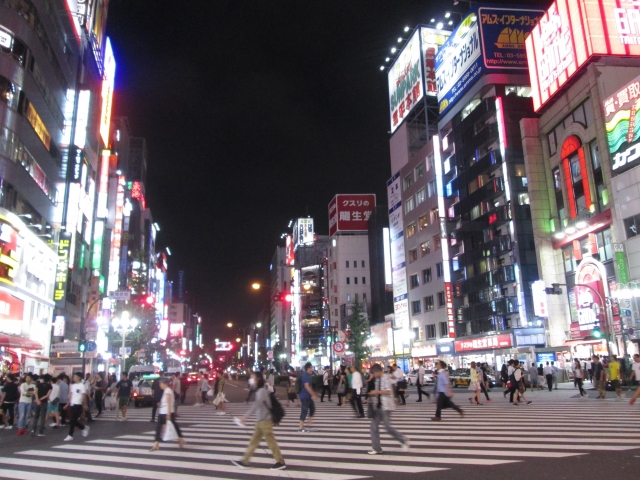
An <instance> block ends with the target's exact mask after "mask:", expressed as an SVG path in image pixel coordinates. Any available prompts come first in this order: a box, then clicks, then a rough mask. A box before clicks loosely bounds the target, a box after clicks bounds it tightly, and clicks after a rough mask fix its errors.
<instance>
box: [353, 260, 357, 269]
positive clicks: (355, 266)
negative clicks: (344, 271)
mask: <svg viewBox="0 0 640 480" xmlns="http://www.w3.org/2000/svg"><path fill="white" fill-rule="evenodd" d="M353 268H358V261H357V260H354V261H353Z"/></svg>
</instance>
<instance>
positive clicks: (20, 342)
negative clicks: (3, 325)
mask: <svg viewBox="0 0 640 480" xmlns="http://www.w3.org/2000/svg"><path fill="white" fill-rule="evenodd" d="M0 347H9V348H26V349H27V350H42V345H41V344H40V343H39V342H36V341H34V340H29V339H28V338H24V337H18V336H17V335H7V334H6V333H0Z"/></svg>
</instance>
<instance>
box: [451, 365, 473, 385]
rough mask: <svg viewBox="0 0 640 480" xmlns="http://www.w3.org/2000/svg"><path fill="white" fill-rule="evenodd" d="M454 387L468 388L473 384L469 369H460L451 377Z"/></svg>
mask: <svg viewBox="0 0 640 480" xmlns="http://www.w3.org/2000/svg"><path fill="white" fill-rule="evenodd" d="M449 379H450V380H451V386H452V387H468V386H469V384H470V383H471V373H470V371H469V369H468V368H458V369H457V370H454V371H453V372H452V373H451V375H449Z"/></svg>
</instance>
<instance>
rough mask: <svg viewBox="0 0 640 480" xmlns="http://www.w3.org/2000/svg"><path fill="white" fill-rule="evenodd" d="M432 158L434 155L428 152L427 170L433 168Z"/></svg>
mask: <svg viewBox="0 0 640 480" xmlns="http://www.w3.org/2000/svg"><path fill="white" fill-rule="evenodd" d="M434 158H435V157H434V156H433V153H430V154H429V155H427V171H429V170H431V169H432V168H433V161H434Z"/></svg>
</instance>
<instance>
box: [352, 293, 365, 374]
mask: <svg viewBox="0 0 640 480" xmlns="http://www.w3.org/2000/svg"><path fill="white" fill-rule="evenodd" d="M369 331H370V330H369V319H368V318H367V312H366V311H365V309H364V305H363V304H361V303H360V302H359V301H358V298H357V297H356V301H355V303H354V304H353V308H352V310H351V316H349V324H348V333H349V340H348V343H349V351H350V352H351V353H353V357H354V364H355V366H356V368H357V369H358V370H360V369H361V368H362V362H363V361H364V360H366V359H367V357H369V354H370V351H369V347H368V346H367V340H368V339H369Z"/></svg>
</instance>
